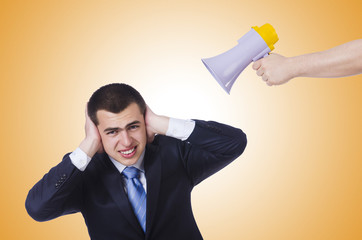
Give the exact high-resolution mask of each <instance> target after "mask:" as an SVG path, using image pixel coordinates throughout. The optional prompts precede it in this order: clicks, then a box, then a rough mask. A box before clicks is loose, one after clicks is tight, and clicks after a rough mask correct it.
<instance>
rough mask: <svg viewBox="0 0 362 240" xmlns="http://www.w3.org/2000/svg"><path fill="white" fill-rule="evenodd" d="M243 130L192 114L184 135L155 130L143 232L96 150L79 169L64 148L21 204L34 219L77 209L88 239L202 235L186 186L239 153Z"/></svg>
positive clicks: (171, 239) (162, 239)
mask: <svg viewBox="0 0 362 240" xmlns="http://www.w3.org/2000/svg"><path fill="white" fill-rule="evenodd" d="M245 146H246V136H245V134H244V133H243V132H242V131H241V130H240V129H236V128H233V127H230V126H227V125H223V124H220V123H216V122H205V121H199V120H196V126H195V129H194V131H193V132H192V134H191V135H190V137H189V138H188V139H187V140H186V141H180V140H178V139H174V138H171V137H166V136H156V138H155V140H154V142H153V143H152V144H148V145H147V146H146V154H145V158H144V164H145V174H146V179H147V226H146V233H144V232H143V230H142V228H141V227H140V225H139V223H138V221H137V218H136V216H135V214H134V213H133V211H132V208H131V205H130V203H129V202H128V199H127V195H126V193H125V191H124V188H123V185H122V179H121V178H122V177H121V174H120V173H119V171H118V170H117V169H116V167H115V166H114V165H113V163H112V162H111V161H110V159H109V158H108V156H107V154H105V153H104V154H96V155H95V156H94V157H93V159H92V160H91V162H90V163H89V165H88V166H87V168H86V170H85V171H84V172H82V171H79V170H78V169H77V168H76V167H75V166H74V165H73V164H72V163H71V161H70V158H69V154H67V155H65V157H64V158H63V160H62V162H60V163H59V164H58V165H57V166H55V167H54V168H52V169H51V170H50V171H49V173H47V174H45V176H44V177H43V178H42V179H41V180H40V181H39V182H38V183H37V184H36V185H35V186H34V187H33V188H32V189H31V190H30V191H29V194H28V196H27V199H26V204H25V205H26V209H27V211H28V213H29V215H30V216H31V217H32V218H34V219H35V220H37V221H47V220H50V219H54V218H56V217H59V216H62V215H65V214H70V213H75V212H81V213H82V214H83V217H84V219H85V222H86V224H87V227H88V231H89V235H90V237H91V239H93V240H113V239H117V240H120V239H132V240H136V239H154V240H177V239H180V240H192V239H202V236H201V234H200V232H199V230H198V227H197V225H196V222H195V219H194V217H193V213H192V209H191V190H192V189H193V187H194V186H195V185H196V184H198V183H199V182H201V181H202V180H203V179H205V178H207V177H208V176H210V175H212V174H213V173H215V172H217V171H219V170H220V169H221V168H223V167H224V166H226V165H228V164H229V163H230V162H232V161H233V160H234V159H236V158H237V157H238V156H239V155H241V154H242V152H243V151H244V148H245Z"/></svg>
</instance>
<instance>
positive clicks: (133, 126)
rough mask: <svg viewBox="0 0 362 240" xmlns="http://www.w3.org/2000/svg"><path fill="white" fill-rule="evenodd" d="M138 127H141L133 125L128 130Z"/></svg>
mask: <svg viewBox="0 0 362 240" xmlns="http://www.w3.org/2000/svg"><path fill="white" fill-rule="evenodd" d="M137 128H139V125H131V126H129V128H128V130H136V129H137Z"/></svg>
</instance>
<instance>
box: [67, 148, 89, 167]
mask: <svg viewBox="0 0 362 240" xmlns="http://www.w3.org/2000/svg"><path fill="white" fill-rule="evenodd" d="M69 157H70V160H71V161H72V163H73V165H74V166H76V167H77V168H78V169H79V170H80V171H84V170H85V169H86V167H87V166H88V164H89V162H90V161H91V158H90V157H88V156H87V154H86V153H85V152H83V151H82V149H80V148H77V149H75V150H74V152H72V153H71V154H70V155H69Z"/></svg>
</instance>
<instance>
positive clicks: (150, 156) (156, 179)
mask: <svg viewBox="0 0 362 240" xmlns="http://www.w3.org/2000/svg"><path fill="white" fill-rule="evenodd" d="M156 152H157V147H156V146H154V145H147V147H146V154H145V158H144V164H145V165H144V166H145V173H146V180H147V216H146V229H151V228H152V223H153V220H154V217H155V215H156V211H157V203H158V197H159V192H160V184H161V161H160V159H159V156H158V155H157V154H156ZM146 231H147V230H146ZM147 232H148V233H149V231H147ZM146 238H147V236H146Z"/></svg>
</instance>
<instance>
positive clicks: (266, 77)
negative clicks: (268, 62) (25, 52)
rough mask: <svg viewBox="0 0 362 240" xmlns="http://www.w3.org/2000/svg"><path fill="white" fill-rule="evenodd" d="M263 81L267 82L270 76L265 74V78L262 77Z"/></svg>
mask: <svg viewBox="0 0 362 240" xmlns="http://www.w3.org/2000/svg"><path fill="white" fill-rule="evenodd" d="M261 79H263V81H265V82H267V81H268V75H266V74H263V76H262V77H261Z"/></svg>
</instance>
